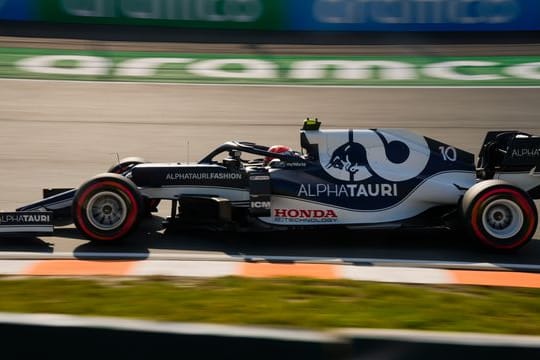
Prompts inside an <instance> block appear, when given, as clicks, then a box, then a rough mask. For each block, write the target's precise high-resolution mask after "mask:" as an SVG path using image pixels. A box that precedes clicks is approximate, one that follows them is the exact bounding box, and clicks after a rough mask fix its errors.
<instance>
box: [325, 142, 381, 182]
mask: <svg viewBox="0 0 540 360" xmlns="http://www.w3.org/2000/svg"><path fill="white" fill-rule="evenodd" d="M326 168H327V169H328V168H334V169H338V170H341V171H347V172H348V173H349V174H350V176H352V177H354V174H356V173H357V172H358V171H360V170H361V169H363V168H365V169H368V171H369V172H370V173H372V171H370V169H369V164H368V161H367V155H366V149H365V148H364V147H363V146H362V145H360V144H358V143H355V142H348V143H346V144H343V145H341V146H340V147H338V148H337V149H336V150H334V152H333V153H332V157H331V158H330V161H329V162H328V164H327V165H326Z"/></svg>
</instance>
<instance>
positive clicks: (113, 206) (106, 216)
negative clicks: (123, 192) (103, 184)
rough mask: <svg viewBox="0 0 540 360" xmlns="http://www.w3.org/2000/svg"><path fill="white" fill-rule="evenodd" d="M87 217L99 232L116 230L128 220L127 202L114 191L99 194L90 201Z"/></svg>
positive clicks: (87, 207)
mask: <svg viewBox="0 0 540 360" xmlns="http://www.w3.org/2000/svg"><path fill="white" fill-rule="evenodd" d="M86 217H87V218H88V221H89V222H90V224H92V226H94V227H95V228H97V229H99V230H102V231H110V230H115V229H116V228H118V227H120V226H121V225H122V223H123V222H124V220H126V217H127V205H126V201H125V200H124V198H123V197H122V196H120V195H119V194H117V193H114V192H112V191H104V192H99V193H97V194H95V195H93V196H92V197H91V198H90V199H89V200H88V203H87V206H86Z"/></svg>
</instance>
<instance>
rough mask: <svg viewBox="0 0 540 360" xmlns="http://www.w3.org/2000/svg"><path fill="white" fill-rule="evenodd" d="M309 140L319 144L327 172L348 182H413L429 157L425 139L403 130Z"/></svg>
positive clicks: (329, 135) (326, 134) (327, 134)
mask: <svg viewBox="0 0 540 360" xmlns="http://www.w3.org/2000/svg"><path fill="white" fill-rule="evenodd" d="M306 136H308V138H310V139H309V141H310V143H312V144H318V148H319V160H320V162H321V165H322V167H323V168H324V170H325V171H326V172H327V173H328V174H329V175H331V176H332V177H333V178H336V179H339V180H343V181H348V182H357V181H363V180H366V179H369V178H371V177H373V176H377V177H379V178H381V179H383V180H386V181H391V182H399V181H406V180H410V179H412V178H414V177H416V176H418V175H419V174H420V173H421V172H422V171H423V170H424V169H425V167H426V165H427V163H428V161H429V157H430V149H429V146H428V144H427V142H426V139H425V138H424V137H423V136H419V135H415V134H410V133H403V132H402V131H400V130H350V131H340V132H335V131H329V132H324V131H319V132H316V133H315V132H313V133H312V132H307V133H306Z"/></svg>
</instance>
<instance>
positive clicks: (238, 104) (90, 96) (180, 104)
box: [0, 79, 540, 265]
mask: <svg viewBox="0 0 540 360" xmlns="http://www.w3.org/2000/svg"><path fill="white" fill-rule="evenodd" d="M539 99H540V89H516V88H512V89H510V88H508V89H500V88H499V89H487V88H484V89H482V88H469V89H462V88H460V89H443V88H440V89H410V88H406V89H388V88H387V89H369V88H368V89H365V88H364V89H362V88H321V87H319V88H315V87H313V88H309V87H296V88H295V87H263V86H253V87H242V86H211V85H208V86H206V85H204V86H203V85H172V84H168V85H159V84H136V83H133V84H125V83H92V82H88V83H85V82H49V81H27V80H5V79H4V80H0V164H1V166H2V170H1V172H0V209H1V210H13V209H14V208H16V207H18V206H20V205H23V204H25V203H27V202H30V201H33V200H36V199H39V197H40V196H41V189H42V188H43V187H76V186H78V185H80V184H81V183H82V182H83V181H85V180H86V179H87V178H89V177H91V176H93V175H95V174H97V173H101V172H104V171H105V170H106V169H107V168H108V167H109V166H110V165H111V164H113V163H114V162H115V161H116V157H117V154H118V155H119V157H126V156H132V155H136V156H142V157H144V158H146V159H147V160H151V161H180V162H185V161H196V160H198V159H199V158H200V157H202V156H203V155H205V154H206V153H207V152H209V151H210V150H211V148H213V147H215V146H217V145H219V144H220V143H222V142H224V141H226V140H246V141H255V142H259V143H263V144H267V145H273V144H278V143H279V144H286V145H290V146H292V147H293V148H298V147H299V137H298V130H299V128H300V126H301V123H302V120H303V119H304V118H305V117H306V116H316V117H318V118H319V119H320V120H322V122H323V126H324V127H326V128H339V127H359V128H362V127H366V128H375V127H379V128H380V127H402V128H408V129H411V130H414V131H418V132H420V133H422V134H424V135H427V136H431V137H435V138H438V139H440V140H441V141H444V142H448V143H450V144H452V145H455V146H457V147H462V148H464V149H465V150H468V151H471V152H474V153H476V152H477V151H478V148H479V146H480V145H481V143H482V140H483V136H484V134H485V132H486V131H487V130H488V129H519V130H522V131H528V132H532V133H540V118H539V115H538V114H540V101H539ZM168 210H169V209H168V206H166V207H165V208H164V209H163V211H161V212H160V214H159V215H160V216H166V214H167V213H168ZM160 220H161V218H160V217H154V218H153V219H148V220H147V221H146V222H145V223H144V224H142V225H141V227H140V229H139V230H138V231H137V232H136V233H135V234H134V235H132V236H131V237H130V238H129V239H127V240H126V241H125V242H124V243H123V244H118V245H105V246H103V245H102V246H96V245H92V244H90V243H88V242H87V241H86V240H84V239H82V238H81V237H80V235H79V234H78V233H77V231H76V230H75V229H74V228H70V227H67V228H64V229H61V230H60V231H59V232H58V235H57V236H55V237H44V238H1V239H0V250H3V251H14V252H18V253H19V256H24V254H26V256H28V257H30V258H31V257H34V256H38V255H54V254H61V253H72V252H73V253H74V254H75V256H76V257H80V258H84V257H85V256H88V254H89V253H95V252H98V253H105V252H106V253H118V254H120V253H127V252H129V253H137V254H139V256H142V257H145V256H146V257H151V256H154V255H156V254H161V255H162V254H165V255H166V254H171V255H173V254H176V255H178V254H182V255H186V256H189V255H193V256H195V255H198V256H200V255H201V254H208V255H212V254H219V255H224V256H231V257H240V258H249V257H250V256H253V255H257V256H261V257H262V258H264V257H265V256H285V257H321V258H337V259H343V258H362V259H400V260H412V261H421V260H434V261H458V262H479V263H514V264H535V265H540V233H539V232H537V234H536V240H534V241H532V242H531V243H530V244H528V245H527V246H526V247H525V248H523V249H522V250H520V251H519V252H517V253H516V254H513V255H501V254H490V253H486V252H482V251H481V250H480V249H478V248H477V247H475V246H474V245H472V244H470V243H469V242H468V241H467V240H465V239H463V238H462V237H461V236H459V235H456V234H453V233H434V232H426V233H411V232H407V233H404V232H397V231H396V232H355V233H340V234H331V233H325V232H317V233H286V234H280V235H279V236H275V235H274V234H266V235H263V236H260V235H253V234H240V235H235V234H216V233H193V232H190V233H176V234H163V232H162V231H161V230H160V228H159V223H160Z"/></svg>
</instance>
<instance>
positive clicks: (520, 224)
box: [461, 180, 538, 251]
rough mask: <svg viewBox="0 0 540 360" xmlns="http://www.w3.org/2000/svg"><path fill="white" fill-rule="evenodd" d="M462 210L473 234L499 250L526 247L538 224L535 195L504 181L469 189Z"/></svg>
mask: <svg viewBox="0 0 540 360" xmlns="http://www.w3.org/2000/svg"><path fill="white" fill-rule="evenodd" d="M461 213H462V216H463V220H464V222H465V224H466V227H467V230H468V232H469V234H470V235H471V236H472V237H473V238H474V239H476V240H477V241H479V242H480V243H481V244H482V245H483V246H485V247H487V248H489V249H492V250H496V251H513V250H516V249H518V248H520V247H522V246H524V245H525V244H526V243H527V242H529V241H530V240H531V238H532V237H533V235H534V233H535V231H536V226H537V224H538V213H537V210H536V206H535V204H534V201H533V200H532V199H531V197H530V196H529V195H528V194H527V193H526V192H525V191H523V190H521V189H519V188H517V187H515V186H512V185H510V184H508V183H507V182H505V181H501V180H486V181H482V182H480V183H478V184H476V185H474V186H473V187H471V188H470V189H469V190H467V192H466V193H465V195H464V197H463V201H462V203H461Z"/></svg>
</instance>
